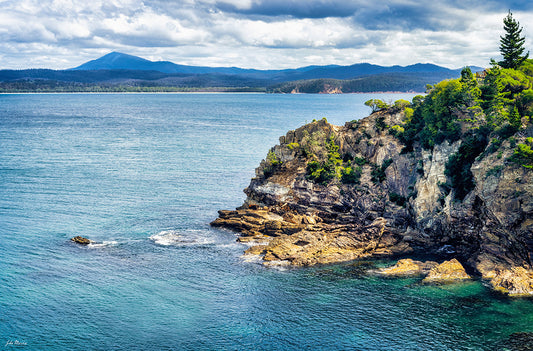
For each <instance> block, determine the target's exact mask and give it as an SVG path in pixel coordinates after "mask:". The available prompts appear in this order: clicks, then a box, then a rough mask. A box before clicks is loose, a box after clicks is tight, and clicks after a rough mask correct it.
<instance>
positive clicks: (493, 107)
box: [390, 13, 533, 200]
mask: <svg viewBox="0 0 533 351" xmlns="http://www.w3.org/2000/svg"><path fill="white" fill-rule="evenodd" d="M504 29H505V30H506V32H507V33H506V35H505V36H502V37H501V44H502V45H501V47H500V49H501V53H502V56H503V57H504V60H503V61H501V62H499V63H497V62H495V61H494V60H492V62H491V68H489V69H487V70H485V71H484V72H481V73H480V74H479V75H476V76H474V74H472V72H471V70H470V69H469V68H468V67H467V68H465V69H463V71H462V72H461V78H459V79H452V80H445V81H442V82H440V83H438V84H435V85H433V86H428V90H427V93H428V95H426V96H425V97H423V96H417V97H415V98H414V99H413V101H412V103H411V106H408V107H406V117H407V118H406V121H405V123H404V124H403V125H398V126H392V127H391V129H390V132H391V133H392V134H393V135H396V136H397V137H398V138H399V139H400V140H401V141H402V142H403V143H404V144H405V148H404V152H410V151H412V150H413V146H414V145H415V144H416V143H419V144H420V145H421V146H422V147H424V148H433V146H435V145H437V144H440V143H442V142H443V141H445V140H448V141H449V142H455V141H457V140H459V139H461V146H460V147H459V150H458V152H457V153H455V154H453V155H452V156H450V159H449V160H448V162H447V164H446V172H445V173H446V175H447V176H448V179H449V184H443V186H444V188H445V189H446V188H447V189H451V188H453V189H454V190H455V199H456V200H462V199H463V198H464V197H465V196H466V195H467V194H468V192H470V191H471V190H472V189H473V188H474V186H475V184H474V180H473V176H472V173H471V171H470V168H471V166H472V163H473V162H474V161H475V160H476V158H477V157H480V156H483V152H484V151H485V153H487V152H494V151H496V150H497V149H498V148H499V146H500V145H501V144H502V142H503V141H504V140H507V139H510V138H511V137H512V136H513V135H514V134H515V133H517V132H519V131H520V130H522V129H525V128H527V126H528V125H530V124H531V116H533V60H528V59H527V55H526V56H521V54H522V53H523V51H524V49H523V43H524V40H523V38H520V37H519V34H520V31H521V29H520V27H519V25H518V22H516V21H515V20H514V19H513V18H512V14H511V13H509V15H508V16H507V17H506V19H505V20H504ZM517 33H518V34H517ZM517 35H518V37H517ZM513 45H514V46H513ZM407 108H409V109H410V110H407ZM527 140H530V139H527ZM489 143H490V147H488V148H487V145H489ZM531 146H533V145H531V142H528V143H527V144H518V145H517V146H516V150H515V152H514V155H513V157H511V161H514V162H516V163H519V164H521V165H523V166H524V167H528V168H529V167H531V168H533V167H532V166H533V151H531Z"/></svg>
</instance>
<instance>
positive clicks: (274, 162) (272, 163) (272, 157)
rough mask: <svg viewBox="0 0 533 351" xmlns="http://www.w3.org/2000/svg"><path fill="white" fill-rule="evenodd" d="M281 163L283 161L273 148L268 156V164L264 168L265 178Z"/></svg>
mask: <svg viewBox="0 0 533 351" xmlns="http://www.w3.org/2000/svg"><path fill="white" fill-rule="evenodd" d="M280 165H281V161H280V160H279V158H278V155H276V153H275V152H274V150H273V149H271V150H270V151H269V152H268V154H267V157H266V166H265V167H264V169H263V175H264V176H265V178H268V177H270V176H271V175H272V174H273V173H274V171H275V170H276V168H277V167H278V166H280Z"/></svg>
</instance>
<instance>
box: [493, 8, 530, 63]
mask: <svg viewBox="0 0 533 351" xmlns="http://www.w3.org/2000/svg"><path fill="white" fill-rule="evenodd" d="M503 29H505V35H504V36H501V37H500V53H501V54H502V56H503V61H500V62H498V63H499V65H500V66H502V67H503V68H513V69H515V68H517V67H518V66H520V65H521V64H522V62H524V61H525V60H526V59H527V58H528V57H529V51H528V53H527V54H526V55H525V56H522V54H523V53H524V50H525V49H524V41H525V40H526V38H525V37H522V36H521V33H522V28H520V23H519V22H518V21H516V20H515V19H514V18H513V14H512V13H511V11H509V13H508V14H507V17H505V18H504V19H503Z"/></svg>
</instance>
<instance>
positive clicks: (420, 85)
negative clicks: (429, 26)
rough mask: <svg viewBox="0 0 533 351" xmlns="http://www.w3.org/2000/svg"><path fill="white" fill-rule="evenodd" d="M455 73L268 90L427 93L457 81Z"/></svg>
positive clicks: (284, 85) (375, 77) (378, 76)
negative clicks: (432, 86) (431, 85)
mask: <svg viewBox="0 0 533 351" xmlns="http://www.w3.org/2000/svg"><path fill="white" fill-rule="evenodd" d="M454 77H456V74H455V73H454V72H451V71H450V72H438V73H432V74H428V73H384V74H374V75H369V76H365V77H359V78H355V79H348V80H339V79H310V80H299V81H292V82H286V83H281V84H277V85H274V86H271V87H269V88H267V91H268V92H271V93H286V94H288V93H291V92H298V93H307V94H318V93H328V92H337V93H368V92H376V91H401V92H409V91H417V92H423V91H424V90H425V87H426V84H428V83H436V82H438V81H440V80H442V79H447V78H454Z"/></svg>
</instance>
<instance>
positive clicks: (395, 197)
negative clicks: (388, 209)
mask: <svg viewBox="0 0 533 351" xmlns="http://www.w3.org/2000/svg"><path fill="white" fill-rule="evenodd" d="M389 200H390V201H391V202H394V203H395V204H396V205H398V206H402V207H405V202H406V201H407V199H406V198H405V196H402V195H400V194H397V193H394V192H392V193H389Z"/></svg>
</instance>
